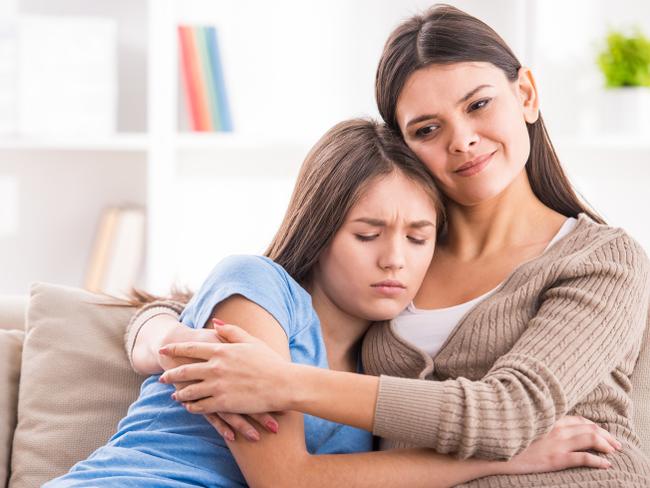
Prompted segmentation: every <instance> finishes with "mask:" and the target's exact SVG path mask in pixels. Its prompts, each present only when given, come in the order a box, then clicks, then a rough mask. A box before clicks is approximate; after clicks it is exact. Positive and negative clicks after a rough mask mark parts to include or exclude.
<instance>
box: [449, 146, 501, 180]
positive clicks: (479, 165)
mask: <svg viewBox="0 0 650 488" xmlns="http://www.w3.org/2000/svg"><path fill="white" fill-rule="evenodd" d="M495 152H496V151H494V152H492V153H490V154H486V155H484V156H481V157H478V158H476V159H475V160H474V161H472V162H471V163H467V164H464V165H463V166H461V167H460V168H458V169H457V170H456V171H455V173H456V174H458V175H460V176H473V175H475V174H477V173H480V172H481V171H483V169H484V168H485V167H486V166H487V165H488V164H490V161H492V156H494V153H495Z"/></svg>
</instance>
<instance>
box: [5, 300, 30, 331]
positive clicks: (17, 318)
mask: <svg viewBox="0 0 650 488" xmlns="http://www.w3.org/2000/svg"><path fill="white" fill-rule="evenodd" d="M28 301H29V296H28V295H24V296H23V295H0V329H18V330H24V329H25V313H26V311H27V302H28Z"/></svg>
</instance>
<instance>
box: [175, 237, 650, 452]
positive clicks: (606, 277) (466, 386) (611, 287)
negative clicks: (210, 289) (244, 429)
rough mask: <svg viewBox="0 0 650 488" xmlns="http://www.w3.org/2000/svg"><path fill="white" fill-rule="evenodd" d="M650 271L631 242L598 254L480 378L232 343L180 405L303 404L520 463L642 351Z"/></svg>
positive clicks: (312, 410) (549, 296) (419, 440)
mask: <svg viewBox="0 0 650 488" xmlns="http://www.w3.org/2000/svg"><path fill="white" fill-rule="evenodd" d="M648 275H649V266H648V261H647V258H646V257H645V254H644V253H643V251H642V250H640V249H639V246H638V245H637V244H636V243H634V242H633V241H632V240H631V239H629V238H627V237H625V236H623V237H620V238H617V239H615V240H613V241H612V242H608V243H606V244H605V245H602V246H601V247H600V248H598V249H595V250H594V252H593V253H592V254H591V255H590V256H589V258H588V259H586V260H583V261H582V262H579V263H573V267H572V269H571V270H566V276H564V277H563V279H562V280H560V281H559V283H558V284H557V285H556V286H555V287H553V288H551V289H549V290H548V291H547V292H546V293H545V296H544V297H543V301H542V302H541V304H540V307H539V310H538V312H537V315H536V316H535V317H534V318H533V319H532V320H531V322H530V324H529V326H528V328H527V330H526V332H525V333H524V334H523V335H522V336H521V338H520V339H519V341H518V342H517V343H516V344H515V346H514V347H513V349H512V350H511V351H509V352H508V353H507V354H505V355H504V356H502V357H501V358H500V359H499V360H498V361H497V362H496V363H495V365H494V367H493V368H492V370H491V371H490V372H489V373H488V374H487V375H486V376H485V377H484V378H483V379H482V380H480V381H469V380H467V379H465V378H458V379H454V380H447V381H442V382H438V381H423V380H418V379H407V378H394V377H388V376H382V377H380V378H376V377H369V376H363V375H355V374H351V373H340V372H335V371H327V370H318V369H317V368H309V367H306V366H299V365H289V366H288V365H286V364H281V363H280V362H278V361H272V358H271V355H270V354H267V355H266V356H264V359H262V360H261V362H260V361H258V360H257V359H260V358H259V357H255V358H254V357H253V356H250V354H249V355H248V356H241V355H238V352H239V353H241V351H244V350H246V347H248V348H249V349H250V348H253V347H255V345H254V344H233V345H230V344H223V345H219V346H218V347H219V348H220V349H219V352H217V353H216V356H215V357H217V358H219V357H222V358H223V359H222V360H220V361H219V367H218V368H217V369H215V370H214V371H213V377H211V379H210V381H204V382H202V383H201V384H197V385H192V386H190V387H188V388H187V389H185V390H183V391H181V392H180V398H181V399H184V400H197V399H201V398H205V400H200V401H198V402H196V403H195V404H193V405H191V406H190V407H189V409H190V411H193V412H209V411H211V410H212V411H214V410H216V409H222V410H223V409H225V410H228V411H235V412H259V411H269V410H282V409H297V410H300V411H303V412H305V413H309V414H311V415H315V416H319V417H323V418H327V419H329V420H332V421H336V422H340V423H346V424H349V425H354V426H357V427H361V428H365V429H370V428H371V429H372V430H373V432H374V433H375V434H376V435H380V436H382V437H386V438H390V439H396V440H403V441H406V442H410V443H411V444H417V445H423V446H428V447H432V448H434V449H435V450H436V451H438V452H443V453H446V452H453V453H458V455H459V456H460V457H462V458H468V457H474V456H476V457H486V458H497V459H511V458H512V457H513V456H514V455H516V454H517V453H519V452H521V451H522V450H523V449H525V448H526V446H528V445H530V443H531V442H532V441H533V440H534V439H536V438H539V437H540V436H542V435H544V434H546V433H548V432H549V431H550V430H551V428H552V427H553V425H554V423H555V422H557V420H558V419H559V418H561V417H562V416H564V415H566V414H567V412H569V411H570V410H571V409H572V408H573V406H574V405H576V403H578V402H579V401H580V400H581V399H582V398H584V397H585V395H586V394H587V393H589V392H590V391H593V390H594V388H595V387H596V386H597V385H598V384H599V383H601V382H602V381H604V380H605V379H606V377H607V376H608V375H609V374H610V373H611V371H612V370H614V369H615V367H616V365H617V364H619V363H620V362H621V361H622V360H623V358H624V356H625V355H626V354H629V353H630V351H631V350H633V348H634V343H635V342H636V343H638V341H639V340H640V338H641V335H642V332H643V326H645V323H646V314H647V309H648V293H649V289H648ZM567 311H570V312H567ZM569 324H570V326H569ZM227 333H228V332H227V331H226V335H227ZM238 348H239V349H238ZM256 354H257V355H259V354H262V353H261V352H260V351H257V353H256ZM238 358H240V359H241V358H245V359H243V360H244V361H245V365H244V364H243V363H242V361H241V360H240V361H238ZM255 363H257V364H255ZM170 377H172V376H170ZM253 378H254V381H252V379H253ZM247 381H248V383H247ZM270 385H273V388H269V389H266V387H267V386H270ZM206 397H208V398H206ZM486 405H489V406H490V412H491V414H490V415H486V407H485V406H486Z"/></svg>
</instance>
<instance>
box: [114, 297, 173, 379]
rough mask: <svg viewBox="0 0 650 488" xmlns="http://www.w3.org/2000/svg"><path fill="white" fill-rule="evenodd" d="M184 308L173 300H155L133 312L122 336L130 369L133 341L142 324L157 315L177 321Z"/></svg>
mask: <svg viewBox="0 0 650 488" xmlns="http://www.w3.org/2000/svg"><path fill="white" fill-rule="evenodd" d="M184 307H185V306H184V305H183V304H182V303H180V302H176V301H173V300H157V301H154V302H151V303H147V304H146V305H144V306H143V307H141V308H139V309H138V310H137V311H136V312H135V314H134V315H133V317H131V320H130V321H129V324H128V325H127V326H126V331H125V334H124V347H125V349H126V355H127V356H128V358H129V363H130V364H131V367H132V368H133V347H134V346H135V340H136V339H137V337H138V333H139V332H140V329H142V327H143V326H144V324H146V323H147V322H148V321H149V320H151V319H152V318H154V317H156V316H158V315H171V316H172V317H174V318H175V319H176V320H179V317H180V314H181V312H182V311H183V308H184ZM134 369H135V368H134Z"/></svg>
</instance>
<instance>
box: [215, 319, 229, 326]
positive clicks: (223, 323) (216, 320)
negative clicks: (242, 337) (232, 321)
mask: <svg viewBox="0 0 650 488" xmlns="http://www.w3.org/2000/svg"><path fill="white" fill-rule="evenodd" d="M212 323H213V324H214V325H226V323H225V322H224V321H223V320H219V319H212Z"/></svg>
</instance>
